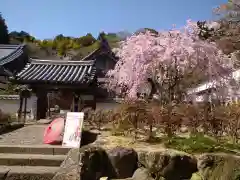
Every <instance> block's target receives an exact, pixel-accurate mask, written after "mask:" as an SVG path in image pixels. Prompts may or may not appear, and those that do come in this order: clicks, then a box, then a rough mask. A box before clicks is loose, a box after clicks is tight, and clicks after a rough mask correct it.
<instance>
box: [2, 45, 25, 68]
mask: <svg viewBox="0 0 240 180" xmlns="http://www.w3.org/2000/svg"><path fill="white" fill-rule="evenodd" d="M24 47H25V45H24V44H22V45H6V44H0V66H2V65H5V64H7V63H9V62H11V61H14V60H15V59H16V58H18V57H19V56H21V55H22V54H23V53H24V50H23V49H24Z"/></svg>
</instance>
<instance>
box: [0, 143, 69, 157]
mask: <svg viewBox="0 0 240 180" xmlns="http://www.w3.org/2000/svg"><path fill="white" fill-rule="evenodd" d="M69 150H70V148H66V147H62V146H57V145H56V146H55V145H54V146H51V145H31V146H30V145H0V153H16V154H46V155H47V154H48V155H66V154H67V153H68V151H69Z"/></svg>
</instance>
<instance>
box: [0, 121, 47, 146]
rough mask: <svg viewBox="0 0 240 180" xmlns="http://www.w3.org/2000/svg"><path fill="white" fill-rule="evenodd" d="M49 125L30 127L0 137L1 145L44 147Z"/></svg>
mask: <svg viewBox="0 0 240 180" xmlns="http://www.w3.org/2000/svg"><path fill="white" fill-rule="evenodd" d="M46 127H47V125H36V124H35V125H28V126H24V127H23V128H20V129H17V130H15V131H12V132H9V133H6V134H2V135H0V145H4V144H8V145H42V144H43V133H44V129H45V128H46Z"/></svg>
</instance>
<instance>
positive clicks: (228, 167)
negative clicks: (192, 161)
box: [192, 153, 240, 180]
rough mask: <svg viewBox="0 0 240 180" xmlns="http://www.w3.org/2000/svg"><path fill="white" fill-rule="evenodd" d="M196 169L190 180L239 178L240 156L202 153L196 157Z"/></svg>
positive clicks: (230, 179) (234, 179)
mask: <svg viewBox="0 0 240 180" xmlns="http://www.w3.org/2000/svg"><path fill="white" fill-rule="evenodd" d="M198 169H199V172H198V173H197V174H195V175H194V176H193V177H192V180H198V179H200V180H205V179H207V180H239V179H240V157H239V156H234V155H229V154H224V153H221V154H214V153H206V154H202V155H200V156H199V157H198Z"/></svg>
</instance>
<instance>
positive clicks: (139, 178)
mask: <svg viewBox="0 0 240 180" xmlns="http://www.w3.org/2000/svg"><path fill="white" fill-rule="evenodd" d="M132 179H133V180H154V179H153V177H152V176H151V173H150V171H149V170H148V169H146V168H143V167H141V168H138V169H137V170H136V171H135V172H134V174H133V176H132Z"/></svg>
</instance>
